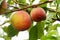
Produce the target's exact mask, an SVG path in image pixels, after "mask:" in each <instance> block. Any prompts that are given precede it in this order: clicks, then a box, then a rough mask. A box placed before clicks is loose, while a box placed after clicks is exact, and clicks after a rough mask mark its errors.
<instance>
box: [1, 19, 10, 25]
mask: <svg viewBox="0 0 60 40" xmlns="http://www.w3.org/2000/svg"><path fill="white" fill-rule="evenodd" d="M7 22H10V21H9V20H8V21H5V22H4V23H3V24H1V25H0V26H2V25H4V24H5V23H7Z"/></svg>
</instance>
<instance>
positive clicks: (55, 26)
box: [49, 24, 60, 31]
mask: <svg viewBox="0 0 60 40" xmlns="http://www.w3.org/2000/svg"><path fill="white" fill-rule="evenodd" d="M59 26H60V24H55V25H52V26H50V27H49V31H51V30H56V29H57V27H59Z"/></svg>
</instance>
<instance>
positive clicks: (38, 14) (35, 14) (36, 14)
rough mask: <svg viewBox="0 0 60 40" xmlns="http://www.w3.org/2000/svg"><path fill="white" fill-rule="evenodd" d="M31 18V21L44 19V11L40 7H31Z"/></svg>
mask: <svg viewBox="0 0 60 40" xmlns="http://www.w3.org/2000/svg"><path fill="white" fill-rule="evenodd" d="M30 15H31V18H32V20H33V21H36V22H39V21H42V20H45V19H46V13H45V11H44V9H42V8H39V7H38V8H33V9H32V11H31V13H30Z"/></svg>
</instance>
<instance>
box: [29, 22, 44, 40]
mask: <svg viewBox="0 0 60 40" xmlns="http://www.w3.org/2000/svg"><path fill="white" fill-rule="evenodd" d="M43 31H44V21H41V22H38V23H37V24H36V25H35V26H34V27H32V28H31V29H30V32H29V40H37V39H38V38H41V37H42V35H44V33H43Z"/></svg>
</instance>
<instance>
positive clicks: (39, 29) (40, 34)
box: [36, 21, 45, 38]
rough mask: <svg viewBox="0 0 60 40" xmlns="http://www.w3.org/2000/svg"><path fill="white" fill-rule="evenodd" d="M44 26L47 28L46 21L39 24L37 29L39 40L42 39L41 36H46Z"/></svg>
mask: <svg viewBox="0 0 60 40" xmlns="http://www.w3.org/2000/svg"><path fill="white" fill-rule="evenodd" d="M44 26H45V23H44V21H41V22H38V23H37V25H36V27H37V31H38V38H41V36H42V35H44Z"/></svg>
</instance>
